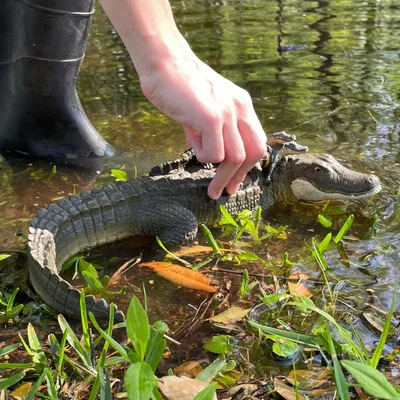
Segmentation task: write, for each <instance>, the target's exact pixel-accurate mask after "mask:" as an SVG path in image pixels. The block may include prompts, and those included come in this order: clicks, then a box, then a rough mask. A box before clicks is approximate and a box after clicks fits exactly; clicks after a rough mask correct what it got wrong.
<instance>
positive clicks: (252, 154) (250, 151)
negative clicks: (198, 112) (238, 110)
mask: <svg viewBox="0 0 400 400" xmlns="http://www.w3.org/2000/svg"><path fill="white" fill-rule="evenodd" d="M238 129H239V132H240V135H241V138H242V140H243V146H244V149H245V153H246V157H245V160H244V161H243V163H242V164H241V165H240V167H239V168H238V169H237V170H236V172H235V174H234V175H233V176H232V178H231V179H230V181H229V183H228V184H227V186H226V191H227V192H228V193H229V194H235V193H236V192H237V191H238V189H239V185H240V183H241V182H242V181H243V180H244V178H245V177H246V174H247V173H248V172H249V171H250V170H251V169H252V168H253V167H254V165H256V164H257V162H259V161H260V160H261V158H262V157H263V156H264V155H265V152H266V136H265V133H264V130H263V129H262V127H261V124H260V122H259V121H258V119H257V118H256V119H253V120H252V122H250V123H249V122H248V121H239V122H238Z"/></svg>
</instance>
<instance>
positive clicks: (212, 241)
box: [201, 224, 222, 256]
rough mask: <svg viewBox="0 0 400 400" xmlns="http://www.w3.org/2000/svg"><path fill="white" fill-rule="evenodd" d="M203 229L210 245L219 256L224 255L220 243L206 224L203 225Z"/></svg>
mask: <svg viewBox="0 0 400 400" xmlns="http://www.w3.org/2000/svg"><path fill="white" fill-rule="evenodd" d="M201 229H202V230H203V233H204V236H205V237H206V239H207V242H208V244H209V245H210V247H211V248H212V249H213V251H214V253H215V254H217V255H219V256H222V252H221V249H220V247H219V246H218V243H217V241H216V240H215V238H214V236H213V234H212V233H211V231H210V230H209V229H208V228H207V227H206V226H205V225H204V224H202V225H201Z"/></svg>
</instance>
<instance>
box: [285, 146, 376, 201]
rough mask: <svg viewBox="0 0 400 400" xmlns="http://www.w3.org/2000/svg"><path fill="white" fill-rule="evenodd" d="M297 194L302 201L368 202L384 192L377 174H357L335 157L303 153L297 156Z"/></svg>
mask: <svg viewBox="0 0 400 400" xmlns="http://www.w3.org/2000/svg"><path fill="white" fill-rule="evenodd" d="M292 159H293V161H294V162H292V163H291V164H292V168H293V181H292V183H291V188H292V192H293V194H294V195H295V196H296V197H297V198H298V199H301V200H306V201H321V200H348V199H352V200H354V199H365V198H368V197H371V196H372V195H374V194H376V193H378V192H379V191H380V190H381V184H380V180H379V178H378V177H377V176H376V175H373V174H364V173H361V172H357V171H353V170H351V169H349V168H346V167H345V166H343V165H341V164H340V163H339V162H338V161H337V160H335V159H334V158H333V157H332V156H330V155H327V154H323V155H319V154H304V155H303V154H301V155H298V156H294V157H293V158H292Z"/></svg>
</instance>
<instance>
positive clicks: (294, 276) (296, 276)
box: [289, 271, 308, 281]
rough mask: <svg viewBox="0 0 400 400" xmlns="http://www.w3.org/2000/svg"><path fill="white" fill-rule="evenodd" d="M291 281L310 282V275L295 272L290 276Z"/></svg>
mask: <svg viewBox="0 0 400 400" xmlns="http://www.w3.org/2000/svg"><path fill="white" fill-rule="evenodd" d="M289 279H303V281H306V280H308V275H306V274H303V273H301V272H299V271H296V272H293V273H292V275H290V276H289Z"/></svg>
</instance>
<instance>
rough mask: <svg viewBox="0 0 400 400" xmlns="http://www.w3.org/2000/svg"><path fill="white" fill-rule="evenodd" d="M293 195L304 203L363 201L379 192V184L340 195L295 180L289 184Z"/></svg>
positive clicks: (307, 182) (303, 181)
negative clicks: (361, 190)
mask: <svg viewBox="0 0 400 400" xmlns="http://www.w3.org/2000/svg"><path fill="white" fill-rule="evenodd" d="M291 188H292V192H293V194H294V195H295V196H296V197H297V199H299V200H305V201H311V202H313V201H324V200H363V199H368V198H370V197H371V196H373V195H374V194H376V193H378V192H380V190H381V184H380V182H379V180H376V184H375V185H374V186H373V187H372V188H370V189H369V190H366V191H363V192H351V193H342V192H340V191H335V192H324V191H322V190H320V189H318V188H317V187H316V186H315V185H314V184H313V183H312V182H310V181H307V180H304V179H300V178H299V179H295V180H294V181H293V182H292V183H291Z"/></svg>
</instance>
